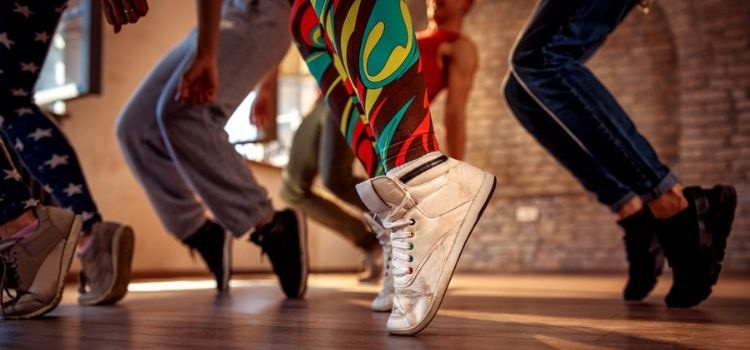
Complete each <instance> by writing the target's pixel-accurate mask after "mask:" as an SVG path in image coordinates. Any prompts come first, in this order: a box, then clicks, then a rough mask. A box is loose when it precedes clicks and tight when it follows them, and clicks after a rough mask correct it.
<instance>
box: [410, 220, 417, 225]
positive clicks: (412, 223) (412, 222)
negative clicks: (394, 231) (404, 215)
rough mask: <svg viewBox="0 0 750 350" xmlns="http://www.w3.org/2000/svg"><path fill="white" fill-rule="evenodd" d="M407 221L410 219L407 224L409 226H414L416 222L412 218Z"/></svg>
mask: <svg viewBox="0 0 750 350" xmlns="http://www.w3.org/2000/svg"><path fill="white" fill-rule="evenodd" d="M409 221H411V223H410V224H409V225H411V226H414V225H416V224H417V222H416V221H415V220H414V219H409Z"/></svg>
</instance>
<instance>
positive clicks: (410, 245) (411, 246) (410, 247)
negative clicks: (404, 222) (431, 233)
mask: <svg viewBox="0 0 750 350" xmlns="http://www.w3.org/2000/svg"><path fill="white" fill-rule="evenodd" d="M409 250H414V243H412V242H409Z"/></svg>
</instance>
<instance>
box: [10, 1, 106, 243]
mask: <svg viewBox="0 0 750 350" xmlns="http://www.w3.org/2000/svg"><path fill="white" fill-rule="evenodd" d="M66 3H67V1H63V0H55V1H47V0H17V1H0V39H1V40H2V41H0V72H2V73H0V131H2V133H3V135H4V136H5V138H6V140H7V141H8V143H9V144H8V145H7V146H8V148H11V147H12V149H13V151H15V153H16V155H18V158H19V159H20V160H21V161H22V162H23V165H24V166H25V168H26V169H27V170H28V171H29V173H31V175H32V176H33V177H34V178H35V179H36V180H37V181H38V182H40V183H41V184H43V185H44V187H45V189H46V190H47V191H48V192H49V193H51V194H52V195H53V196H54V197H55V199H56V200H57V202H58V203H59V204H60V205H61V206H62V207H65V208H68V209H70V210H72V211H74V212H75V213H76V214H80V215H81V216H82V217H83V219H84V231H89V230H90V228H91V225H93V224H94V223H95V222H98V221H101V217H100V216H99V213H98V210H97V208H96V204H94V201H93V199H92V198H91V195H90V193H89V190H88V186H87V185H86V180H85V178H84V176H83V173H82V171H81V166H80V164H79V163H78V158H77V157H76V154H75V152H74V150H73V147H72V146H71V145H70V143H69V142H68V140H67V139H66V138H65V135H64V134H63V133H62V131H61V130H60V128H59V127H58V126H57V124H56V123H55V122H53V121H52V120H51V119H50V118H49V117H47V115H45V114H44V113H43V112H42V111H41V110H40V109H39V107H37V105H36V104H34V101H33V90H34V85H35V84H36V81H37V79H38V78H39V74H40V70H41V66H42V63H44V59H45V57H46V56H47V51H48V50H49V47H50V44H51V42H52V37H53V35H54V32H55V27H56V26H57V23H58V21H59V20H60V16H61V15H62V12H63V10H64V9H65V4H66ZM3 166H5V165H3ZM2 170H3V171H5V170H9V169H5V168H3V169H2ZM14 175H15V174H14ZM3 178H4V179H5V180H6V181H7V180H9V178H8V177H7V175H6V174H5V173H3ZM1 185H2V186H5V185H6V184H5V183H2V184H1ZM16 192H17V191H16ZM14 193H15V192H14ZM26 193H27V194H26V196H28V189H27V191H26ZM7 196H8V199H6V200H5V201H12V200H15V201H18V200H24V196H21V197H20V198H14V199H11V198H10V195H9V194H8V195H7ZM5 201H3V203H1V204H0V206H2V207H5V206H6V205H10V204H8V203H6V202H5ZM11 206H13V205H11ZM15 206H17V204H16V205H15Z"/></svg>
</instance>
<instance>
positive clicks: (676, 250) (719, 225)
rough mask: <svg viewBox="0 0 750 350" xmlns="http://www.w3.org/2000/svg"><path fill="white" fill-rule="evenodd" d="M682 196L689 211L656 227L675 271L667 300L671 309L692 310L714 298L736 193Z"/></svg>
mask: <svg viewBox="0 0 750 350" xmlns="http://www.w3.org/2000/svg"><path fill="white" fill-rule="evenodd" d="M683 193H684V195H685V198H687V201H688V204H689V206H688V208H687V209H685V210H683V211H682V212H680V213H679V214H677V215H675V216H673V217H671V218H668V219H665V220H657V226H656V227H657V236H658V237H659V243H660V244H661V245H662V247H663V248H664V254H665V255H666V257H667V261H668V262H669V266H671V267H672V271H673V278H674V282H673V284H672V289H671V290H670V291H669V294H667V297H666V298H665V301H666V303H667V306H669V307H692V306H695V305H698V304H700V303H701V302H702V301H703V300H705V299H706V298H708V296H709V295H711V289H712V287H713V285H714V284H716V281H717V280H718V279H719V273H720V272H721V262H722V260H724V251H725V250H726V243H727V238H728V237H729V233H730V231H731V228H732V222H733V221H734V212H735V209H736V208H737V193H736V191H735V189H734V188H733V187H731V186H721V185H718V186H715V187H714V188H712V189H710V190H705V189H702V188H700V187H688V188H685V190H684V191H683Z"/></svg>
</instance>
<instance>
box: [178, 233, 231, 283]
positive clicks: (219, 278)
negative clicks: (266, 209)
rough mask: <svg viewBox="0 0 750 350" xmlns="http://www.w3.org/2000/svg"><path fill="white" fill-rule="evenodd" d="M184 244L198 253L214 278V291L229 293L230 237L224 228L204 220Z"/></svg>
mask: <svg viewBox="0 0 750 350" xmlns="http://www.w3.org/2000/svg"><path fill="white" fill-rule="evenodd" d="M184 243H185V244H187V245H188V246H189V247H190V248H192V249H194V250H197V251H198V253H200V255H201V258H203V261H204V262H205V263H206V265H207V266H208V269H209V270H210V271H211V273H213V274H214V277H215V278H216V290H218V291H219V292H220V293H225V292H227V291H229V280H230V278H231V277H232V237H230V236H229V234H228V233H227V232H226V231H225V230H224V228H223V227H221V226H220V225H219V224H217V223H215V222H213V221H211V220H206V223H205V224H203V226H202V227H201V228H199V229H198V231H196V232H195V233H194V234H193V235H191V236H190V237H188V238H187V239H186V240H185V241H184Z"/></svg>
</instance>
